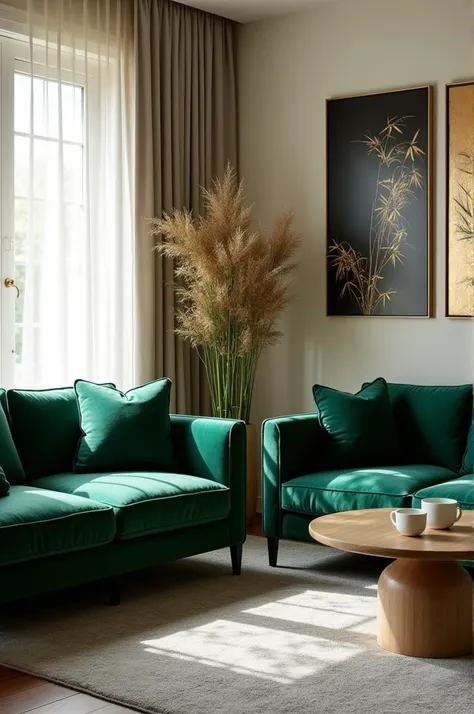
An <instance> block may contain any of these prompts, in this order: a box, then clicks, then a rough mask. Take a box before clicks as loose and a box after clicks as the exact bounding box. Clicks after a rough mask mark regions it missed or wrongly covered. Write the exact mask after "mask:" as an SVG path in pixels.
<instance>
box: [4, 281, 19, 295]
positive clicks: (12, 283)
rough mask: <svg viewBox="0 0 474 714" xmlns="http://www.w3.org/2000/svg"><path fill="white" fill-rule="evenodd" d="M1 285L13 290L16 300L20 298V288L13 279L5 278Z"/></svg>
mask: <svg viewBox="0 0 474 714" xmlns="http://www.w3.org/2000/svg"><path fill="white" fill-rule="evenodd" d="M3 284H4V285H5V287H6V288H15V290H16V296H17V298H19V297H20V288H19V287H18V285H17V284H16V283H15V281H14V280H13V278H5V280H4V281H3Z"/></svg>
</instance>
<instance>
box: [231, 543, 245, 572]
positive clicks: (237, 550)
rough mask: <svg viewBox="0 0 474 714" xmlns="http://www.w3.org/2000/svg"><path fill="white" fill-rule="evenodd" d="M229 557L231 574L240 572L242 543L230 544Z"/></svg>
mask: <svg viewBox="0 0 474 714" xmlns="http://www.w3.org/2000/svg"><path fill="white" fill-rule="evenodd" d="M230 559H231V561H232V575H240V573H241V572H242V543H239V545H231V546H230Z"/></svg>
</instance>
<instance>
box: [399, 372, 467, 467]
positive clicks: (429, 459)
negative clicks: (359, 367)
mask: <svg viewBox="0 0 474 714" xmlns="http://www.w3.org/2000/svg"><path fill="white" fill-rule="evenodd" d="M388 394H389V398H390V402H391V404H392V408H393V414H394V417H395V423H396V427H397V431H398V436H399V439H400V442H401V445H402V448H403V450H404V453H405V458H404V461H405V462H406V463H408V464H413V463H419V464H436V465H437V466H444V467H445V468H447V469H452V470H453V471H456V472H458V473H459V471H460V469H461V465H462V460H463V455H464V453H465V450H466V444H467V436H468V431H469V426H470V423H471V420H472V385H471V384H464V385H459V386H448V387H432V386H419V385H412V384H393V383H389V384H388Z"/></svg>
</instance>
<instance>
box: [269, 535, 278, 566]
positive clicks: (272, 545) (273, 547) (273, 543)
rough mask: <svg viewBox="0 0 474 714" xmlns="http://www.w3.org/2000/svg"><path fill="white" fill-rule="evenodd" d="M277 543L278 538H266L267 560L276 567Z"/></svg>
mask: <svg viewBox="0 0 474 714" xmlns="http://www.w3.org/2000/svg"><path fill="white" fill-rule="evenodd" d="M279 543H280V541H279V539H278V538H267V546H268V562H269V563H270V565H271V567H272V568H276V565H277V560H278V545H279Z"/></svg>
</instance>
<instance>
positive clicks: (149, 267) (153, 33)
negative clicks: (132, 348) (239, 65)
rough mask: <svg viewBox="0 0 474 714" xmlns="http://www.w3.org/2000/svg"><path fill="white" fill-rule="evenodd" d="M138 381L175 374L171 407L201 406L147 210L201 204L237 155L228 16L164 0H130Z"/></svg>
mask: <svg viewBox="0 0 474 714" xmlns="http://www.w3.org/2000/svg"><path fill="white" fill-rule="evenodd" d="M135 31H136V38H135V46H136V57H135V61H136V67H135V70H136V81H137V85H136V91H137V95H136V135H137V152H136V187H135V190H136V222H137V225H136V230H137V240H136V256H135V263H136V280H137V286H136V287H137V291H136V295H137V298H136V299H137V304H136V327H137V340H138V344H137V374H136V379H137V382H145V381H148V380H151V379H154V378H156V377H159V376H168V377H170V378H171V379H172V380H173V390H172V404H171V409H172V411H177V412H181V413H188V414H199V413H205V412H206V411H207V409H208V399H207V386H206V381H205V376H204V372H203V370H202V367H201V365H200V363H199V358H198V355H197V354H196V353H195V352H194V351H193V350H191V349H190V347H189V345H188V344H186V343H183V341H182V340H181V339H180V338H178V337H176V335H175V334H174V328H175V326H176V323H175V307H176V300H175V296H174V290H173V285H172V283H173V266H172V264H171V263H170V261H168V260H166V261H164V260H163V258H161V257H160V256H159V255H158V253H157V252H156V251H155V252H153V253H152V248H153V245H154V241H155V240H156V239H155V238H152V237H150V236H149V234H148V232H149V226H148V224H147V223H146V221H145V217H150V216H159V215H161V213H162V211H163V210H165V211H171V210H172V209H173V208H178V209H180V208H183V207H184V206H186V207H187V208H189V209H191V210H192V211H193V212H194V213H196V214H197V213H199V212H201V211H202V198H201V192H200V186H205V187H209V186H210V184H211V181H212V179H213V178H214V177H216V176H217V175H220V174H222V172H223V170H224V169H225V166H226V164H227V162H228V161H231V162H232V163H233V164H234V165H235V163H236V153H237V152H236V148H237V139H236V87H235V68H234V28H233V23H232V22H230V21H228V20H224V19H222V18H219V17H217V16H215V15H211V14H208V13H205V12H202V11H199V10H195V9H192V8H189V7H187V6H184V5H179V4H177V3H174V2H171V1H170V0H137V3H136V18H135Z"/></svg>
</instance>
